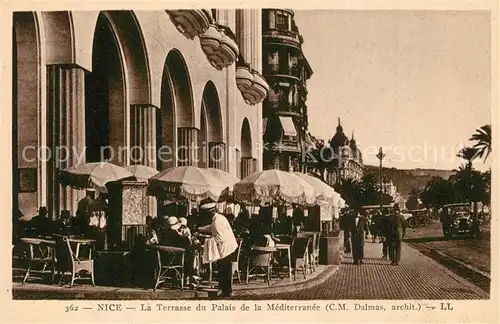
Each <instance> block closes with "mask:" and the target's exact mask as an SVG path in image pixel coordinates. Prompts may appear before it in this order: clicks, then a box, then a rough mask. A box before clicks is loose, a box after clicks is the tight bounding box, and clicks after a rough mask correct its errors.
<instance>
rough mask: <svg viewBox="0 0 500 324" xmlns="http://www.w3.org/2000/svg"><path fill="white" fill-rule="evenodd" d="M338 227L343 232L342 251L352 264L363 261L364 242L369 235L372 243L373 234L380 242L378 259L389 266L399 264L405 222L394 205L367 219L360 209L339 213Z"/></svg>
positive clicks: (374, 239)
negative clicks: (386, 261)
mask: <svg viewBox="0 0 500 324" xmlns="http://www.w3.org/2000/svg"><path fill="white" fill-rule="evenodd" d="M340 227H341V229H342V230H343V231H344V252H345V253H352V257H353V261H354V264H358V265H361V264H363V258H364V243H365V239H367V238H368V235H370V233H371V235H372V238H373V240H372V242H373V243H375V241H376V238H377V236H378V237H379V242H381V243H382V259H384V260H386V259H387V257H389V259H390V260H391V264H392V265H399V263H400V260H401V243H402V241H403V239H404V237H405V234H406V221H405V219H404V217H403V215H401V213H400V211H399V207H398V205H394V206H393V207H392V209H391V211H389V210H387V209H385V210H383V212H382V214H381V215H380V214H379V215H376V216H374V217H372V218H371V219H370V218H369V217H368V216H367V213H366V210H364V209H362V208H356V209H351V210H349V211H347V212H346V213H344V215H342V217H341V220H340Z"/></svg>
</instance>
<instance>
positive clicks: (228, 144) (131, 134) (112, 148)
mask: <svg viewBox="0 0 500 324" xmlns="http://www.w3.org/2000/svg"><path fill="white" fill-rule="evenodd" d="M261 20H262V15H261V11H260V10H257V9H255V10H254V9H248V10H247V9H244V10H234V9H232V10H229V9H216V10H213V9H206V10H205V9H203V10H201V9H200V10H166V11H164V10H158V11H101V12H91V11H57V12H55V11H54V12H16V13H14V15H13V44H14V46H13V53H12V54H13V62H14V64H13V71H12V72H13V128H14V136H13V143H12V144H13V160H14V161H13V170H12V171H13V174H14V183H15V186H14V190H13V206H14V209H17V208H19V209H20V210H21V212H22V213H23V214H25V215H34V214H36V213H37V208H38V207H39V206H47V207H48V209H49V215H51V217H53V218H57V217H58V215H59V213H60V211H61V210H70V211H71V213H73V214H74V213H75V211H76V205H77V202H78V200H79V199H81V198H82V197H83V196H84V192H82V191H79V190H73V189H70V188H63V187H62V186H60V185H59V182H58V171H59V170H60V169H64V168H68V167H71V166H76V165H79V164H81V163H84V162H97V161H104V160H107V161H110V162H112V163H115V164H118V165H122V166H126V165H130V164H143V165H148V166H151V167H153V168H156V169H157V170H163V169H166V168H169V167H173V166H180V165H197V166H200V167H216V168H220V169H223V170H226V171H228V172H230V173H232V174H235V175H237V176H238V177H243V176H245V175H247V174H249V173H251V172H253V171H257V170H261V169H262V153H261V151H260V150H261V147H260V146H261V145H260V143H261V139H262V107H261V105H262V104H261V102H262V100H264V98H265V97H266V96H267V91H268V85H267V83H266V81H265V80H264V78H263V77H262V75H261V73H262V30H261V28H262V22H261ZM240 66H244V70H245V71H243V72H247V73H243V72H242V69H241V68H239V67H240Z"/></svg>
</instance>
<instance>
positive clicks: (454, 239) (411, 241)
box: [404, 236, 463, 243]
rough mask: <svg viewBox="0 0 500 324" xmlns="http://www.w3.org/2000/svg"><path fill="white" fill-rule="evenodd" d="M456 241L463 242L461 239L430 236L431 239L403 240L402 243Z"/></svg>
mask: <svg viewBox="0 0 500 324" xmlns="http://www.w3.org/2000/svg"><path fill="white" fill-rule="evenodd" d="M456 240H463V237H452V238H445V237H443V236H431V237H420V238H411V239H405V240H404V242H406V243H428V242H439V241H456Z"/></svg>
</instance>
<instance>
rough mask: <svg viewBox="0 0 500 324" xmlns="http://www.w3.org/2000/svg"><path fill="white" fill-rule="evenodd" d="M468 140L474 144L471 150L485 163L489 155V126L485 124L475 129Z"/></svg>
mask: <svg viewBox="0 0 500 324" xmlns="http://www.w3.org/2000/svg"><path fill="white" fill-rule="evenodd" d="M469 140H470V141H475V142H476V143H475V144H474V146H473V148H474V149H475V150H476V154H477V156H480V157H481V158H483V159H484V162H486V160H487V159H488V156H489V155H490V153H491V125H490V124H486V125H484V126H482V127H481V128H479V129H476V133H475V134H473V135H472V137H471V138H470V139H469Z"/></svg>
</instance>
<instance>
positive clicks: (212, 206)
mask: <svg viewBox="0 0 500 324" xmlns="http://www.w3.org/2000/svg"><path fill="white" fill-rule="evenodd" d="M215 207H216V204H215V203H214V202H212V203H206V204H203V205H201V207H200V209H201V210H205V211H215Z"/></svg>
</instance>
